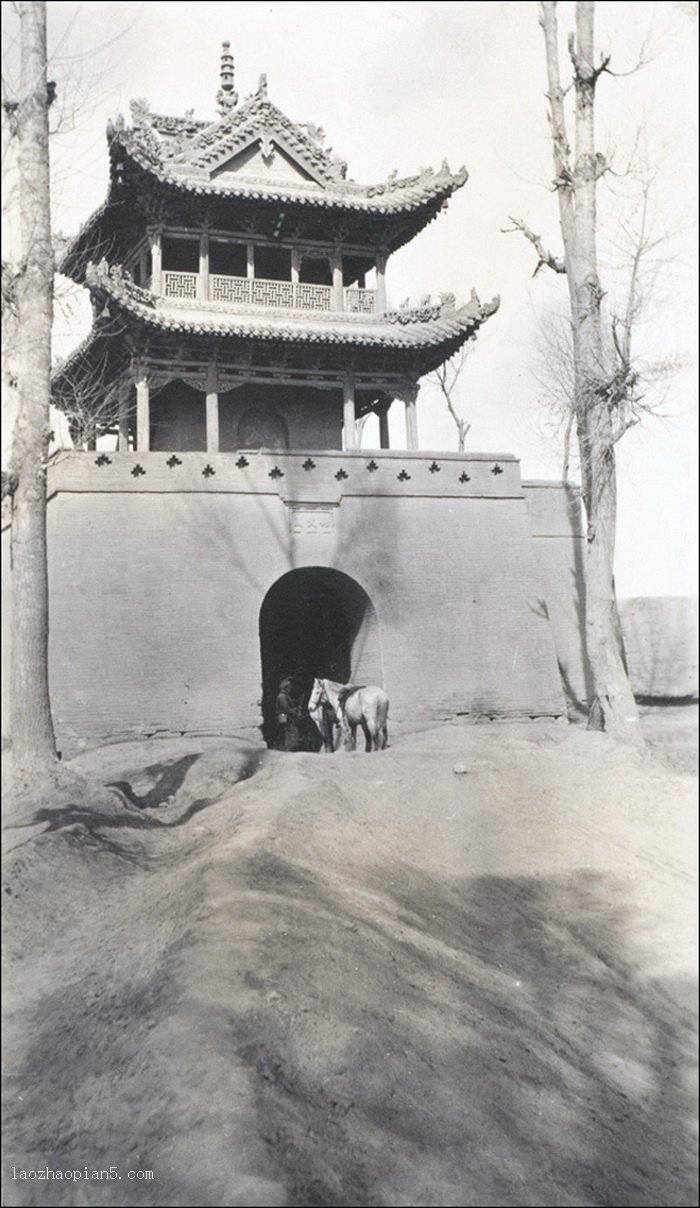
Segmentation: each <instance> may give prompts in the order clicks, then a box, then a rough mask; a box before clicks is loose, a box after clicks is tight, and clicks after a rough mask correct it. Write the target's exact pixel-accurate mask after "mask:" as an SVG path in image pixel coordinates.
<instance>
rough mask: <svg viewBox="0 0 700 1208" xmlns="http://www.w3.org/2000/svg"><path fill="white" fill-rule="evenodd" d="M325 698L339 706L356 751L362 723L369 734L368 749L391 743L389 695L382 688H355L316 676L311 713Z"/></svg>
mask: <svg viewBox="0 0 700 1208" xmlns="http://www.w3.org/2000/svg"><path fill="white" fill-rule="evenodd" d="M324 700H325V701H328V702H329V703H330V704H331V705H332V706H333V708H334V709H335V715H336V717H337V719H338V723H339V725H340V726H341V728H342V730H343V733H344V734H345V735H346V736H349V746H350V749H351V750H353V751H354V750H355V742H356V735H357V727H358V726H362V732H363V734H364V736H365V751H379V750H384V748H385V747H386V745H387V742H388V733H387V716H388V714H389V697H388V696H387V694H386V692H384V691H383V689H382V688H376V687H368V688H355V687H353V685H352V684H338V683H336V682H335V681H334V680H327V679H315V680H314V686H313V688H312V690H311V696H310V697H309V706H308V707H309V713H313V711H314V710H315V709H317V708H318V707H319V705H321V704H322V703H323V701H324Z"/></svg>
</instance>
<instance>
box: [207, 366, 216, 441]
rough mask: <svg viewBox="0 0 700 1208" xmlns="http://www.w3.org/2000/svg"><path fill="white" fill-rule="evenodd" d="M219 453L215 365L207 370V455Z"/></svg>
mask: <svg viewBox="0 0 700 1208" xmlns="http://www.w3.org/2000/svg"><path fill="white" fill-rule="evenodd" d="M218 452H219V394H218V383H217V374H216V365H214V364H213V363H212V364H210V365H209V368H208V369H207V453H218Z"/></svg>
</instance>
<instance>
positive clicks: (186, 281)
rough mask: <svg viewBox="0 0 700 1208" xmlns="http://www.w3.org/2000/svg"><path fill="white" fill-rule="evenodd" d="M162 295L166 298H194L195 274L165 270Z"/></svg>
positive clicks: (195, 290) (195, 287)
mask: <svg viewBox="0 0 700 1208" xmlns="http://www.w3.org/2000/svg"><path fill="white" fill-rule="evenodd" d="M163 293H164V295H165V297H166V298H196V297H197V274H196V273H177V272H175V271H174V270H173V269H166V270H165V271H164V273H163Z"/></svg>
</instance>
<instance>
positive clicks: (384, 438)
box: [378, 407, 391, 449]
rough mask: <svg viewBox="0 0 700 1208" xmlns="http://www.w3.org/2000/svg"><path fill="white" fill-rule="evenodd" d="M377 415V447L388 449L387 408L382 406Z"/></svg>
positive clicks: (389, 446)
mask: <svg viewBox="0 0 700 1208" xmlns="http://www.w3.org/2000/svg"><path fill="white" fill-rule="evenodd" d="M378 415H379V448H380V449H390V448H391V445H390V443H389V408H388V407H382V409H381V411H379V412H378Z"/></svg>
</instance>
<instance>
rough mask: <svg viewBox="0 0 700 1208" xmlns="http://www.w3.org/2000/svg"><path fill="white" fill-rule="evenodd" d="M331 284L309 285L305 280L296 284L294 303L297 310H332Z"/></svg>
mask: <svg viewBox="0 0 700 1208" xmlns="http://www.w3.org/2000/svg"><path fill="white" fill-rule="evenodd" d="M332 292H333V291H332V290H331V287H330V285H308V284H306V282H304V281H299V282H296V283H295V285H294V305H295V306H296V308H297V310H330V309H331V294H332Z"/></svg>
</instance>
